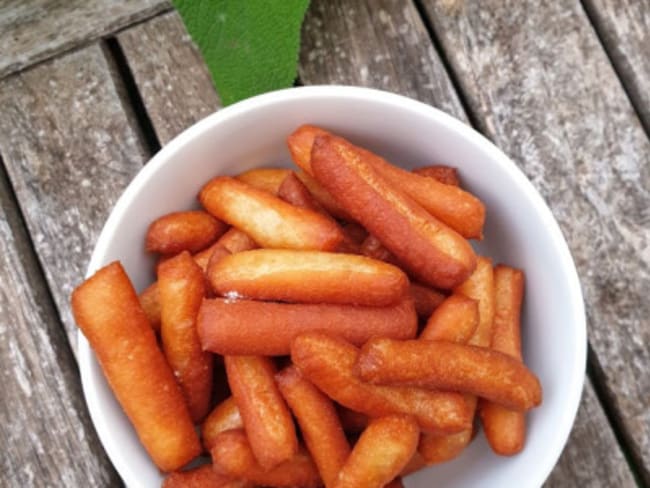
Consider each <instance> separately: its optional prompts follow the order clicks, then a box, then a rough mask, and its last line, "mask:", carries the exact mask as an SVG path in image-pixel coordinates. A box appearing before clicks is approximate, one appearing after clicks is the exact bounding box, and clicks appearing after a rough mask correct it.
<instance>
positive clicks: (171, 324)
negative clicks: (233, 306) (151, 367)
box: [158, 251, 213, 422]
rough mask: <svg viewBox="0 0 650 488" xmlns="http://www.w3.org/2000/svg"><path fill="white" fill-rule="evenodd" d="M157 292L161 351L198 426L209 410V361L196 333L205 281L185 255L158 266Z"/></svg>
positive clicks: (210, 391)
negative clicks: (158, 295)
mask: <svg viewBox="0 0 650 488" xmlns="http://www.w3.org/2000/svg"><path fill="white" fill-rule="evenodd" d="M158 292H159V294H160V312H161V313H160V317H161V328H160V332H161V334H160V335H161V338H162V345H163V351H164V352H165V357H166V358H167V362H168V363H169V365H170V366H171V368H172V370H173V371H174V375H175V376H176V378H177V379H178V383H179V384H180V385H181V390H183V394H184V395H185V398H186V400H187V404H188V406H189V409H190V415H191V416H192V420H193V421H194V422H200V421H201V420H202V419H203V417H205V416H206V414H207V413H208V410H209V408H210V396H211V393H212V367H213V364H212V363H213V358H212V354H210V353H208V352H204V351H203V350H202V348H201V342H200V341H199V337H198V335H197V333H196V316H197V314H198V312H199V307H200V306H201V301H202V300H203V296H204V295H205V278H204V277H203V272H202V271H201V268H199V265H198V264H196V263H195V262H194V260H193V259H192V256H190V253H189V252H187V251H184V252H182V253H180V254H179V255H177V256H176V257H173V258H171V259H169V260H167V261H165V262H164V263H162V264H161V265H160V266H159V268H158Z"/></svg>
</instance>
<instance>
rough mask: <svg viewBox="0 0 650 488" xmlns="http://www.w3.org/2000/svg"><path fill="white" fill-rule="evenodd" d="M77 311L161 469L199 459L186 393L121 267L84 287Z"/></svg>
mask: <svg viewBox="0 0 650 488" xmlns="http://www.w3.org/2000/svg"><path fill="white" fill-rule="evenodd" d="M72 311H73V313H74V316H75V319H76V321H77V324H78V325H79V328H80V329H81V331H82V332H83V333H84V335H85V336H86V338H87V339H88V342H89V343H90V345H91V347H92V348H93V350H94V351H95V354H96V356H97V359H98V361H99V364H100V366H101V368H102V370H103V372H104V375H105V376H106V379H107V381H108V383H109V385H110V387H111V389H112V390H113V393H114V394H115V396H116V398H117V400H118V402H119V403H120V405H121V406H122V408H123V409H124V412H125V413H126V415H127V416H128V417H129V420H130V421H131V423H132V424H133V427H134V428H135V431H136V433H137V434H138V437H139V438H140V441H141V442H142V444H143V445H144V447H145V449H146V450H147V452H148V453H149V455H150V456H151V459H152V460H153V462H154V463H155V464H156V466H158V467H159V468H160V469H161V470H163V471H174V470H177V469H180V468H181V467H182V466H184V465H185V464H187V463H188V462H189V461H191V460H192V459H193V458H194V457H196V456H198V455H199V453H200V452H201V445H200V443H199V438H198V436H197V435H196V432H195V431H194V426H193V424H192V420H191V418H190V413H189V410H188V408H187V404H186V403H185V399H184V398H183V393H182V392H181V390H180V387H179V386H178V384H177V383H176V379H175V378H174V374H173V373H172V370H171V368H170V367H169V365H168V364H167V361H166V360H165V357H164V356H163V353H162V351H161V350H160V348H159V347H158V343H157V341H156V336H155V335H154V332H153V330H152V328H151V326H150V325H149V322H148V320H147V317H146V315H145V314H144V312H143V311H142V308H141V307H140V302H139V301H138V296H137V295H136V293H135V290H134V289H133V285H132V284H131V281H130V280H129V277H128V276H127V275H126V273H125V271H124V268H122V265H121V264H120V263H118V262H113V263H111V264H109V265H107V266H105V267H104V268H102V269H100V270H99V271H97V272H96V273H95V274H94V275H93V276H91V277H90V278H88V279H87V280H86V281H85V282H84V283H82V284H81V285H79V286H78V287H77V288H76V289H75V290H74V292H73V293H72Z"/></svg>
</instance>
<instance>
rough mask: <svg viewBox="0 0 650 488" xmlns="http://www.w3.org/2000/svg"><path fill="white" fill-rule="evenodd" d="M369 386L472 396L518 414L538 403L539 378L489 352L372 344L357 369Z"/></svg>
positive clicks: (441, 344)
mask: <svg viewBox="0 0 650 488" xmlns="http://www.w3.org/2000/svg"><path fill="white" fill-rule="evenodd" d="M356 366H357V367H356V371H357V372H358V374H359V376H360V378H361V379H363V380H364V381H369V382H371V383H373V384H383V385H400V386H418V387H423V388H432V389H436V390H444V391H459V392H463V393H470V394H472V395H476V396H479V397H483V398H486V399H488V400H491V401H493V402H495V403H498V404H499V405H503V406H505V407H508V408H512V409H516V410H529V409H531V408H533V407H536V406H538V405H539V404H540V403H541V401H542V388H541V386H540V383H539V379H537V377H536V376H535V375H534V374H533V373H532V372H531V371H530V370H529V369H528V368H526V366H524V365H523V364H522V363H521V362H520V361H517V360H516V359H513V358H512V357H510V356H508V355H506V354H503V353H501V352H498V351H494V350H492V349H487V348H484V347H476V346H468V345H462V344H454V343H452V342H446V341H419V340H415V341H413V340H411V341H396V340H393V339H384V338H374V339H370V340H369V341H368V342H366V344H365V345H364V346H363V348H362V349H361V352H360V354H359V359H358V361H357V364H356Z"/></svg>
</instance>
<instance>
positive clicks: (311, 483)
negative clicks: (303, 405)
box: [210, 430, 321, 488]
mask: <svg viewBox="0 0 650 488" xmlns="http://www.w3.org/2000/svg"><path fill="white" fill-rule="evenodd" d="M210 453H211V454H212V460H213V463H214V469H215V470H216V471H217V472H218V473H221V474H224V475H227V476H231V477H233V478H243V479H247V480H249V481H250V482H252V483H254V484H256V485H259V486H270V487H283V488H284V487H286V488H293V487H296V486H300V487H302V488H316V487H318V486H320V482H321V481H320V477H319V476H318V470H317V469H316V466H315V465H314V462H313V461H312V459H311V457H310V456H309V454H308V453H307V452H306V451H305V449H304V448H302V447H301V448H300V449H299V450H298V452H297V453H296V454H295V455H294V456H293V457H292V458H291V459H289V460H288V461H284V462H283V463H281V464H278V465H277V466H275V467H273V468H271V469H265V468H263V467H262V466H260V464H259V463H258V462H257V460H256V459H255V456H254V455H253V451H252V450H251V446H250V444H249V441H248V439H247V438H246V434H244V431H242V430H228V431H226V432H222V433H221V434H219V435H218V436H217V439H216V440H215V443H214V447H213V448H212V450H211V451H210Z"/></svg>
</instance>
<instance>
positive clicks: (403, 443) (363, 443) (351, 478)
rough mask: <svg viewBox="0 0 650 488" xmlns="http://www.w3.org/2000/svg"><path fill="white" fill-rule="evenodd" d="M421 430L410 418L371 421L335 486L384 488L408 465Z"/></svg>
mask: <svg viewBox="0 0 650 488" xmlns="http://www.w3.org/2000/svg"><path fill="white" fill-rule="evenodd" d="M419 435H420V429H419V428H418V424H417V422H416V421H415V420H414V419H413V417H410V416H408V415H387V416H385V417H379V418H376V419H372V420H371V421H370V423H369V424H368V427H367V428H366V430H364V431H363V433H362V434H361V437H359V440H358V441H357V443H356V444H355V446H354V449H353V450H352V453H351V454H350V457H349V458H348V460H347V461H346V463H345V465H344V466H343V469H341V472H340V474H339V477H338V480H337V482H336V484H335V485H334V486H335V487H336V488H382V487H383V486H386V485H387V484H389V483H390V482H391V480H393V479H394V478H395V477H396V476H397V475H399V473H400V471H402V469H403V468H404V466H406V464H407V463H408V462H409V460H410V459H411V457H412V456H413V453H414V452H415V449H416V447H417V445H418V437H419Z"/></svg>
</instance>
